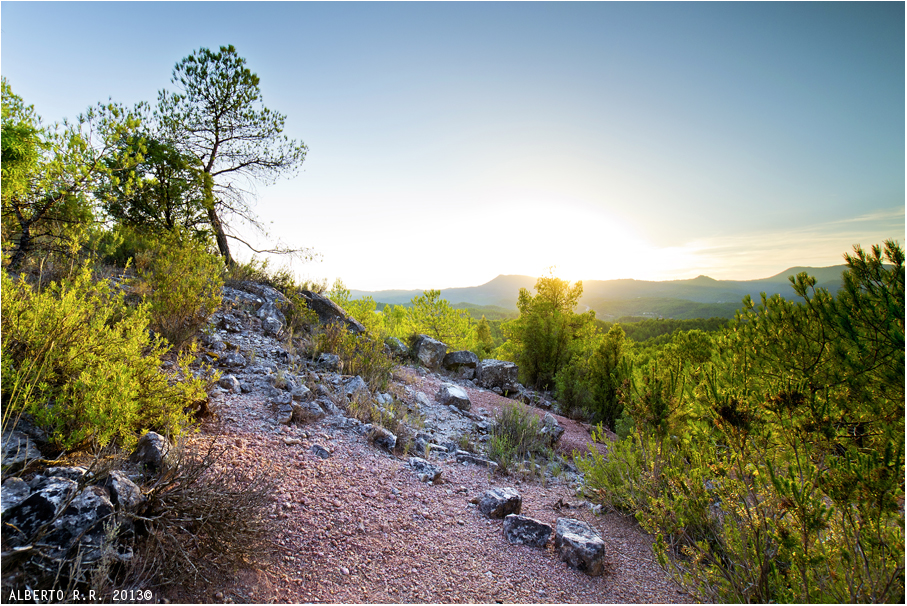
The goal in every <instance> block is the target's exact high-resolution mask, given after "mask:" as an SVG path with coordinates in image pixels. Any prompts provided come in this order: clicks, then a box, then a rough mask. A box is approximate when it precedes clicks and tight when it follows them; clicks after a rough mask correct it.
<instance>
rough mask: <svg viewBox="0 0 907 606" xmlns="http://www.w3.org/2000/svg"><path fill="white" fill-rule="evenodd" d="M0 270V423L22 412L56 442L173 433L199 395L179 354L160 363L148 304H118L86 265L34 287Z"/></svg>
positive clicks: (161, 348)
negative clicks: (168, 363) (167, 364)
mask: <svg viewBox="0 0 907 606" xmlns="http://www.w3.org/2000/svg"><path fill="white" fill-rule="evenodd" d="M0 279H2V290H3V300H2V310H3V313H2V329H3V349H2V359H3V363H2V373H3V425H4V427H7V426H8V424H10V423H13V422H15V420H16V419H17V418H18V416H19V415H21V414H24V413H28V414H30V415H32V416H33V417H34V420H35V422H36V423H37V424H38V425H39V426H41V427H43V428H45V429H46V430H47V431H48V433H49V435H50V438H51V440H52V442H53V443H54V444H56V445H57V446H58V447H60V448H63V449H73V448H77V447H80V446H86V445H90V444H96V445H105V444H107V443H108V442H110V441H111V440H115V441H117V442H119V443H120V444H121V445H123V446H124V447H127V448H128V447H130V446H131V445H132V444H133V443H134V442H135V440H136V439H137V437H138V433H139V432H140V431H142V430H145V429H156V430H159V431H161V432H163V433H168V434H174V435H176V434H179V433H181V432H182V431H183V430H184V428H185V427H186V426H187V424H188V422H189V417H188V415H187V413H186V412H184V409H185V407H187V406H188V405H191V404H194V403H196V402H198V401H203V400H205V399H206V394H205V387H206V384H205V381H204V380H202V379H198V378H193V375H192V372H191V371H190V370H189V368H188V363H189V356H188V355H186V356H182V357H180V358H179V359H178V360H177V362H176V364H174V365H173V367H172V369H171V370H170V371H169V372H166V373H165V372H164V371H162V370H161V368H160V367H161V356H163V355H164V354H165V353H166V352H167V347H166V345H165V344H164V343H163V342H162V341H159V340H154V341H152V340H150V339H149V336H148V332H147V325H148V320H149V312H148V308H147V306H140V307H139V308H137V309H130V308H128V307H126V306H125V305H124V304H123V295H122V293H111V290H110V286H109V283H108V282H106V281H102V282H98V283H94V282H92V280H91V270H90V268H89V267H88V266H87V265H86V266H85V267H83V269H82V270H81V271H80V272H77V273H76V274H75V276H74V277H73V278H72V280H70V281H65V282H54V283H51V284H50V285H48V286H47V287H46V288H45V289H44V290H42V291H40V292H39V291H36V290H34V289H33V288H32V287H31V286H29V285H28V284H27V283H26V282H25V281H24V280H21V279H13V278H11V277H10V276H9V275H8V274H7V273H6V272H2V276H0Z"/></svg>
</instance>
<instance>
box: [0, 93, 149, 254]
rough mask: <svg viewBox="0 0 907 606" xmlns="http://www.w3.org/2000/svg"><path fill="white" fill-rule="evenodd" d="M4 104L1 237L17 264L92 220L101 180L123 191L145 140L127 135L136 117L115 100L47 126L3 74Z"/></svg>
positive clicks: (60, 242)
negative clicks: (70, 118)
mask: <svg viewBox="0 0 907 606" xmlns="http://www.w3.org/2000/svg"><path fill="white" fill-rule="evenodd" d="M2 107H3V111H2V129H3V131H2V171H3V174H2V177H3V185H2V204H3V206H2V208H3V211H2V212H3V236H4V240H5V241H7V242H11V243H12V245H13V247H14V250H13V252H12V255H11V258H10V267H11V268H12V269H17V268H18V267H19V266H20V265H21V263H22V262H23V260H24V259H25V257H26V255H28V254H29V253H30V252H32V251H33V250H36V249H39V248H41V249H49V250H55V249H60V248H66V246H67V244H66V242H67V238H68V236H69V235H70V234H71V232H72V229H74V228H78V227H79V226H84V225H85V224H87V223H90V222H92V221H93V219H94V201H93V199H92V198H93V196H94V195H95V194H96V193H97V192H98V190H99V188H100V185H101V183H102V182H104V181H107V182H110V183H114V184H116V186H117V187H120V188H121V189H122V190H123V191H126V192H128V191H129V190H130V189H131V183H130V171H131V169H132V167H133V166H134V165H135V164H136V163H137V162H140V161H141V160H142V153H143V152H144V146H143V142H142V140H141V139H140V138H138V139H135V138H133V136H134V133H135V132H136V129H137V128H138V127H139V123H140V121H139V118H138V116H136V115H135V114H134V113H133V112H131V111H128V110H126V109H124V108H123V107H121V106H119V105H117V104H115V103H107V104H98V105H97V106H96V107H93V108H89V109H88V110H87V111H86V112H85V113H84V114H81V115H80V116H79V117H78V118H77V119H76V120H75V121H74V122H68V121H64V122H63V123H62V124H57V125H54V126H53V127H49V128H48V127H44V126H43V125H42V124H41V120H40V118H39V117H38V115H37V113H36V112H35V110H34V108H33V107H32V106H29V105H26V104H25V103H24V101H23V100H22V98H21V97H19V96H18V95H16V94H15V93H13V91H12V88H11V86H10V85H9V83H8V82H7V81H6V79H3V81H2ZM129 140H132V144H131V145H128V144H127V145H124V144H123V142H124V141H129Z"/></svg>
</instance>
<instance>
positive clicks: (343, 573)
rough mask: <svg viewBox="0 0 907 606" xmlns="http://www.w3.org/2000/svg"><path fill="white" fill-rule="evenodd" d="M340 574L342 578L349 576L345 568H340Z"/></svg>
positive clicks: (347, 569) (348, 571)
mask: <svg viewBox="0 0 907 606" xmlns="http://www.w3.org/2000/svg"><path fill="white" fill-rule="evenodd" d="M340 574H342V575H343V576H345V577H347V576H349V575H350V569H349V568H347V567H346V566H341V567H340Z"/></svg>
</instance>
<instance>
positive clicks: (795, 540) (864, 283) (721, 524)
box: [577, 242, 905, 603]
mask: <svg viewBox="0 0 907 606" xmlns="http://www.w3.org/2000/svg"><path fill="white" fill-rule="evenodd" d="M882 255H883V253H882V248H881V247H873V249H872V251H871V252H867V251H863V250H861V249H859V248H856V249H855V255H854V256H847V257H846V259H847V262H848V266H849V269H848V271H847V272H846V273H845V274H844V280H843V281H844V287H843V288H842V289H841V290H840V291H839V292H838V293H837V295H832V294H830V293H829V292H827V291H826V290H824V289H821V288H816V287H815V285H816V281H815V279H813V278H810V277H809V276H807V275H806V274H800V275H798V276H797V277H796V278H795V279H792V283H793V288H794V291H795V292H796V293H797V295H798V296H799V297H800V298H801V299H802V302H796V301H792V300H786V299H783V298H781V297H780V296H777V295H776V296H773V297H767V296H765V295H763V296H762V301H761V304H760V305H756V304H754V303H753V302H752V301H751V300H750V299H749V297H747V298H746V299H744V309H743V310H741V311H740V312H738V315H737V318H736V319H735V320H734V321H733V322H732V323H731V324H730V326H729V327H728V328H726V329H725V330H724V331H723V332H722V333H721V334H720V335H718V336H717V338H714V339H713V338H712V337H711V336H709V335H706V334H705V333H702V332H700V331H689V332H687V333H679V334H676V335H675V336H674V337H672V339H671V342H670V343H668V344H667V345H665V346H664V347H663V348H662V349H661V351H659V352H657V353H656V355H655V356H654V358H653V359H652V361H651V363H650V364H649V369H648V373H647V375H645V376H644V380H643V381H637V380H636V379H637V377H635V376H634V377H631V378H630V379H629V380H628V381H627V382H626V383H625V385H626V387H625V388H624V387H622V388H621V392H622V399H621V403H622V404H623V406H624V410H625V413H626V415H627V416H628V418H631V419H632V420H633V425H632V426H631V425H630V424H629V423H627V424H626V425H623V426H622V427H623V430H624V431H627V432H630V433H629V435H628V437H626V438H624V439H622V440H621V441H619V442H617V443H616V444H615V445H613V446H612V449H611V451H610V452H609V453H608V456H607V458H604V457H601V456H599V455H597V454H596V453H590V454H589V455H588V456H586V457H582V458H580V459H578V460H577V464H578V465H579V466H580V468H581V469H583V471H584V472H585V476H586V492H587V494H588V495H589V496H590V497H591V498H597V499H598V500H601V501H602V502H604V503H606V504H609V505H611V506H613V507H615V508H617V509H621V510H624V511H630V512H635V514H636V518H637V520H639V522H640V523H641V525H642V526H643V528H645V529H646V530H648V531H649V532H651V533H653V534H654V535H655V538H656V540H655V545H654V548H655V552H656V555H657V556H658V559H659V562H660V563H661V564H662V565H663V566H664V567H665V568H667V569H669V570H670V571H671V572H672V573H674V575H675V578H676V579H677V580H678V581H679V582H680V583H681V584H683V585H684V586H685V587H686V588H687V589H688V590H689V591H691V592H692V594H693V595H695V596H696V597H697V598H698V599H700V600H702V601H709V602H713V601H714V602H759V603H769V602H781V603H792V602H799V603H811V602H821V603H826V602H833V603H844V602H889V603H902V602H903V600H904V514H903V499H904V385H905V383H904V253H903V251H902V250H901V249H900V247H899V246H898V245H897V244H896V243H894V242H886V245H885V258H884V260H883V256H882Z"/></svg>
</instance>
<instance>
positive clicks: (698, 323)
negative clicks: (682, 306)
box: [597, 316, 729, 343]
mask: <svg viewBox="0 0 907 606" xmlns="http://www.w3.org/2000/svg"><path fill="white" fill-rule="evenodd" d="M728 322H729V320H728V319H727V318H692V319H690V320H676V319H661V320H654V319H643V318H639V317H633V316H629V317H624V318H619V319H618V320H617V321H616V322H603V321H601V320H599V321H598V322H597V323H598V325H599V329H600V330H601V332H603V333H606V332H608V331H609V330H611V327H612V326H614V325H615V324H620V326H621V328H623V329H624V334H626V336H627V339H629V340H630V341H636V342H638V343H642V342H644V341H648V340H650V339H657V341H655V342H654V343H667V342H668V341H670V340H671V335H673V334H674V333H676V332H677V331H681V330H682V331H687V330H701V331H703V332H715V331H717V330H721V329H722V328H724V327H725V326H727V323H728Z"/></svg>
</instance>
